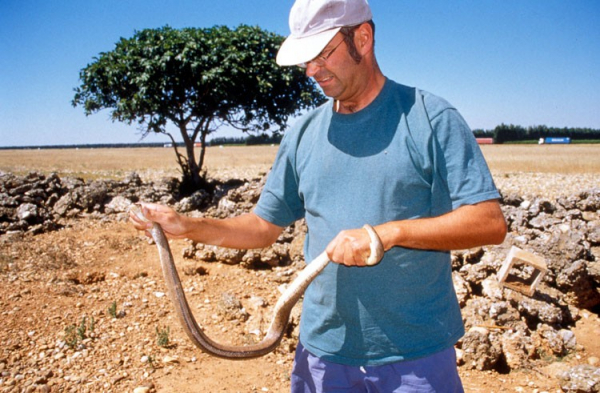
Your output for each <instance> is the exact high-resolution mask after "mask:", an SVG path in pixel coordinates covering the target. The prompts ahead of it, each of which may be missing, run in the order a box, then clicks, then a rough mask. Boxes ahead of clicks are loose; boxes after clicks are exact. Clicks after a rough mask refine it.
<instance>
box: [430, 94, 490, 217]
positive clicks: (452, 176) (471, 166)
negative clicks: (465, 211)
mask: <svg viewBox="0 0 600 393" xmlns="http://www.w3.org/2000/svg"><path fill="white" fill-rule="evenodd" d="M431 125H432V128H433V130H434V149H435V150H436V152H435V154H436V158H437V159H436V166H437V168H436V170H437V171H438V173H439V175H440V177H441V179H442V181H444V182H445V185H446V187H447V188H448V193H449V195H450V199H451V201H452V209H456V208H458V207H460V206H462V205H471V204H475V203H479V202H483V201H487V200H491V199H498V198H500V193H499V192H498V190H497V188H496V186H495V184H494V180H493V178H492V175H491V173H490V170H489V168H488V165H487V163H486V161H485V158H484V157H483V154H482V153H481V149H480V148H479V145H478V144H477V141H476V140H475V137H474V136H473V132H472V131H471V129H470V128H469V126H468V125H467V123H466V122H465V120H464V119H463V117H462V116H461V115H460V114H459V113H458V111H457V110H456V109H455V108H453V107H451V106H448V107H446V108H444V109H442V110H440V111H439V112H438V113H436V114H434V115H433V117H431Z"/></svg>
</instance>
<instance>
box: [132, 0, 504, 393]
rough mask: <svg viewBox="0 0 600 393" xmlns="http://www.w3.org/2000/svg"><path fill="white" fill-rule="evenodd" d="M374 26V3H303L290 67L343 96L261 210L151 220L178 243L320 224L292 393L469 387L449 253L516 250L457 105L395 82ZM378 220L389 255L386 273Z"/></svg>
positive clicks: (276, 169) (281, 159)
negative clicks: (318, 265) (459, 360)
mask: <svg viewBox="0 0 600 393" xmlns="http://www.w3.org/2000/svg"><path fill="white" fill-rule="evenodd" d="M371 19H372V15H371V10H370V8H369V5H368V3H367V1H366V0H297V1H296V3H295V4H294V6H293V8H292V10H291V12H290V28H291V31H292V34H291V35H290V37H288V38H287V39H286V41H285V42H284V43H283V45H282V47H281V49H280V51H279V54H278V57H277V62H278V63H279V64H280V65H283V66H287V65H301V66H303V67H306V75H307V76H308V77H312V78H314V80H315V81H316V82H317V83H318V84H319V85H320V86H321V88H322V89H323V91H324V93H325V94H326V95H327V96H329V97H331V100H330V101H329V102H328V103H326V104H324V105H323V106H321V107H319V108H317V109H316V110H314V111H312V112H311V113H308V114H307V115H305V116H304V117H303V118H302V119H300V120H299V121H298V122H297V124H295V126H294V127H293V128H292V129H291V130H289V131H288V132H287V133H286V135H285V137H284V139H283V141H282V144H281V146H280V149H279V152H278V155H277V158H276V161H275V163H274V165H273V168H272V170H271V172H270V174H269V177H268V180H267V183H266V185H265V188H264V190H263V192H262V195H261V198H260V200H259V202H258V204H257V206H256V209H255V210H254V211H253V212H252V213H249V214H246V215H243V216H239V217H235V218H230V219H225V220H213V219H208V218H189V217H184V216H180V215H179V214H177V213H175V212H174V211H173V210H171V209H169V208H167V207H164V206H159V205H144V212H145V213H146V215H147V217H148V218H149V219H151V220H153V221H156V222H158V223H160V224H161V225H162V226H163V229H164V230H165V231H166V232H167V233H168V234H169V236H171V237H173V238H182V237H186V238H191V239H194V240H196V241H199V242H202V243H206V244H214V245H220V246H223V247H232V248H258V247H266V246H268V245H270V244H272V243H273V242H274V241H275V240H276V239H277V237H278V236H279V234H280V233H281V232H282V230H283V228H284V227H286V226H287V225H289V224H291V223H292V222H294V221H295V220H298V219H300V218H305V219H306V223H307V226H308V234H307V237H306V241H305V257H306V261H311V260H312V259H313V258H315V257H316V256H317V255H318V254H320V253H321V252H322V250H324V249H325V250H326V251H327V254H328V256H329V258H330V259H331V261H333V262H335V263H334V264H329V265H328V266H327V268H326V269H325V270H324V271H323V272H322V273H321V274H320V275H319V276H318V277H317V278H316V279H315V280H314V281H313V283H312V284H311V285H310V286H309V288H308V289H307V291H306V293H305V297H304V302H303V307H304V308H303V313H302V319H301V327H300V343H299V344H298V348H297V352H296V359H295V362H294V369H293V371H292V379H291V384H292V391H293V392H367V391H368V392H371V391H378V392H416V391H419V392H422V391H427V392H460V391H462V386H461V382H460V378H459V376H458V372H457V369H456V358H455V353H454V348H453V346H454V344H455V343H456V341H457V340H458V339H459V338H460V337H461V336H462V335H463V334H464V328H463V325H462V318H461V315H460V309H459V306H458V302H457V300H456V295H455V294H454V290H453V285H452V277H451V264H450V254H449V250H452V249H465V248H471V247H476V246H480V245H484V244H498V243H501V242H502V241H503V239H504V236H505V234H506V224H505V221H504V217H503V215H502V212H501V210H500V207H499V204H498V202H497V199H498V198H499V196H500V195H499V193H498V191H497V190H496V188H495V186H494V183H493V180H492V178H491V175H490V173H489V170H488V168H487V166H486V164H485V161H484V159H483V157H482V155H481V152H480V150H479V147H478V146H477V144H476V142H475V139H474V138H473V135H472V133H471V131H470V130H469V128H468V126H467V125H466V124H465V122H464V120H463V119H462V117H461V116H460V115H459V114H458V112H457V111H456V109H455V108H453V107H452V106H450V105H449V104H448V103H447V102H446V101H444V100H443V99H440V98H438V97H435V96H433V95H431V94H429V93H426V92H423V91H420V90H418V89H415V88H409V87H406V86H402V85H399V84H397V83H395V82H393V81H391V80H389V79H387V78H386V77H385V76H384V75H383V74H382V72H381V70H380V69H379V66H378V64H377V61H376V58H375V54H374V42H375V38H374V24H373V23H372V21H371ZM132 221H134V224H135V225H136V227H137V228H138V229H146V228H147V226H146V225H147V224H143V223H141V222H139V221H137V220H135V219H133V218H132ZM364 224H370V225H372V226H373V227H374V228H375V231H376V232H377V234H378V236H379V238H380V240H381V242H382V244H383V246H384V249H385V250H386V254H385V256H384V258H383V259H382V260H381V262H380V263H379V264H378V265H376V266H372V267H364V266H365V261H366V259H367V258H368V257H369V255H370V247H369V243H370V241H371V240H370V237H369V234H368V233H367V231H365V230H364V229H362V226H363V225H364Z"/></svg>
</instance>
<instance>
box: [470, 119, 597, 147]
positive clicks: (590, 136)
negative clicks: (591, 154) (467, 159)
mask: <svg viewBox="0 0 600 393" xmlns="http://www.w3.org/2000/svg"><path fill="white" fill-rule="evenodd" d="M473 134H474V135H475V137H476V138H494V143H506V142H525V141H538V140H539V139H540V138H547V137H569V138H571V140H572V141H575V142H576V141H578V140H579V141H581V140H585V141H595V140H596V141H600V130H596V129H592V128H569V127H562V128H559V127H548V126H544V125H541V126H530V127H522V126H518V125H514V124H504V123H502V124H500V125H499V126H496V128H494V129H493V130H483V129H476V130H473Z"/></svg>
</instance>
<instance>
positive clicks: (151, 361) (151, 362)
mask: <svg viewBox="0 0 600 393" xmlns="http://www.w3.org/2000/svg"><path fill="white" fill-rule="evenodd" d="M146 358H147V359H148V365H149V366H150V368H152V369H153V370H155V369H156V366H157V364H156V359H154V356H153V355H146Z"/></svg>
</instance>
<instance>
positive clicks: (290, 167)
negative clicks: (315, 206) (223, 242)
mask: <svg viewBox="0 0 600 393" xmlns="http://www.w3.org/2000/svg"><path fill="white" fill-rule="evenodd" d="M295 150H296V149H295V143H294V138H293V133H292V132H290V133H288V134H286V135H285V136H284V137H283V140H282V141H281V145H280V146H279V151H278V152H277V157H276V158H275V162H274V164H273V168H272V169H271V171H270V172H269V174H268V175H267V176H268V177H267V181H266V183H265V186H264V188H263V191H262V193H261V195H260V198H259V200H258V203H257V205H256V208H255V209H254V213H255V214H256V215H258V216H259V217H261V218H263V219H264V220H266V221H269V222H270V223H272V224H275V225H279V226H281V227H286V226H288V225H290V224H292V223H293V222H294V221H296V220H299V219H300V218H303V217H304V202H303V200H302V198H301V197H300V195H299V192H298V176H297V173H296V170H295V169H294V168H295V165H294V160H295V155H294V152H295Z"/></svg>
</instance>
